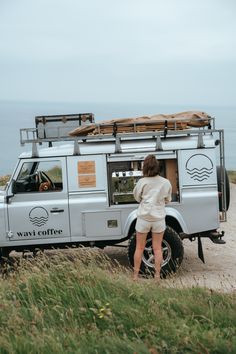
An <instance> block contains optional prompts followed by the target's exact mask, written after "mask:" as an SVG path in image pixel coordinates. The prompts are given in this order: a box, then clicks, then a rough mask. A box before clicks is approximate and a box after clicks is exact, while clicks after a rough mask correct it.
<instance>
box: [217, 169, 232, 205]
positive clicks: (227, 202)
mask: <svg viewBox="0 0 236 354" xmlns="http://www.w3.org/2000/svg"><path fill="white" fill-rule="evenodd" d="M223 174H224V175H225V191H226V194H225V202H226V210H228V209H229V204H230V185H229V177H228V174H227V171H226V169H224V172H223ZM217 185H218V193H219V211H222V209H223V208H222V192H223V190H222V185H221V168H220V166H217Z"/></svg>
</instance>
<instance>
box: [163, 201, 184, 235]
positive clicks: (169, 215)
mask: <svg viewBox="0 0 236 354" xmlns="http://www.w3.org/2000/svg"><path fill="white" fill-rule="evenodd" d="M166 224H167V225H168V226H170V227H172V228H173V229H174V230H175V231H176V232H177V233H180V232H184V233H188V229H187V225H186V223H185V221H184V219H183V217H182V215H181V214H180V212H178V210H176V209H173V208H170V207H167V208H166Z"/></svg>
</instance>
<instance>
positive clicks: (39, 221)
mask: <svg viewBox="0 0 236 354" xmlns="http://www.w3.org/2000/svg"><path fill="white" fill-rule="evenodd" d="M48 218H49V215H48V212H47V210H46V209H44V208H42V207H35V208H33V209H32V210H31V211H30V213H29V219H30V221H31V223H32V224H33V225H35V226H38V227H41V226H43V225H45V224H46V223H47V221H48Z"/></svg>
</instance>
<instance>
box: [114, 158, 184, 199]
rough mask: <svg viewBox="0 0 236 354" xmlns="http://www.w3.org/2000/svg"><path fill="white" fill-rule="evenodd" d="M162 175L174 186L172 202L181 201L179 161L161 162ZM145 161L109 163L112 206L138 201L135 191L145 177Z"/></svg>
mask: <svg viewBox="0 0 236 354" xmlns="http://www.w3.org/2000/svg"><path fill="white" fill-rule="evenodd" d="M159 163H160V175H161V176H163V177H165V178H167V179H169V181H170V183H171V185H172V201H173V202H178V201H179V183H178V167H177V166H178V165H177V159H167V160H159ZM142 167H143V160H137V161H118V162H110V163H108V182H109V183H108V185H109V203H110V205H120V204H133V203H136V200H135V199H134V196H133V190H134V187H135V185H136V184H137V182H138V180H139V179H140V178H142V177H143V173H142Z"/></svg>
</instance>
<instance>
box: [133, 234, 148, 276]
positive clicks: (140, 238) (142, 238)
mask: <svg viewBox="0 0 236 354" xmlns="http://www.w3.org/2000/svg"><path fill="white" fill-rule="evenodd" d="M146 239H147V234H143V233H141V232H136V249H135V253H134V275H133V278H134V280H137V279H138V274H139V270H140V265H141V261H142V256H143V251H144V248H145V246H146Z"/></svg>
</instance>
